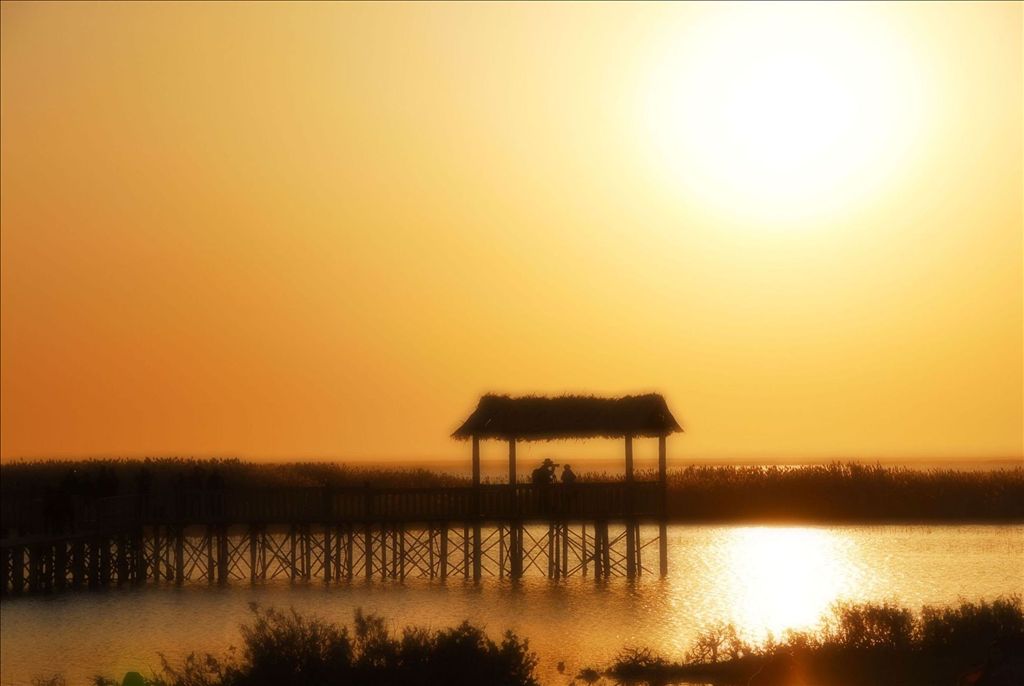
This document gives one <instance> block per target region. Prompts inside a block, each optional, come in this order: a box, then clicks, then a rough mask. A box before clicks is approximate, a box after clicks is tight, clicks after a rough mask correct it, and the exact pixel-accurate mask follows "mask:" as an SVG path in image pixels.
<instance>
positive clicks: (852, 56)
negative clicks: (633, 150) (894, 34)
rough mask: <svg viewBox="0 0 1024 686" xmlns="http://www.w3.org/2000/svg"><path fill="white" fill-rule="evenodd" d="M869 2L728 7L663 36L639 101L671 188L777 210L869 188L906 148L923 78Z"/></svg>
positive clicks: (820, 207)
mask: <svg viewBox="0 0 1024 686" xmlns="http://www.w3.org/2000/svg"><path fill="white" fill-rule="evenodd" d="M907 52H908V51H907V50H906V49H905V48H904V47H902V46H900V45H898V44H896V43H895V42H894V41H893V39H892V38H891V37H890V36H889V35H887V32H886V31H885V27H884V22H881V21H878V17H875V16H874V15H872V14H871V13H870V12H869V11H867V10H865V9H863V8H853V10H851V9H849V8H843V7H839V6H835V5H827V6H823V7H821V6H805V5H795V6H794V5H776V4H770V5H767V6H760V5H743V6H740V7H732V6H729V9H727V10H723V11H721V12H719V13H716V14H714V15H712V16H710V17H708V18H706V19H705V20H703V21H699V22H696V24H695V26H692V27H687V28H686V29H685V30H683V31H680V32H679V33H677V34H676V35H674V36H670V37H669V38H667V39H666V43H665V45H663V46H662V48H661V49H660V51H659V52H658V54H657V55H656V56H655V58H654V64H655V66H654V67H653V68H652V69H650V72H649V77H648V78H647V79H646V80H645V84H644V88H645V90H646V93H645V94H644V96H643V97H642V98H641V100H642V102H643V108H642V110H643V111H642V113H641V116H642V117H643V119H644V124H645V125H644V127H643V128H644V130H645V133H646V137H647V144H648V146H649V149H651V150H652V151H653V152H654V153H655V157H656V159H657V162H658V164H659V165H660V166H662V167H664V169H665V170H666V173H665V174H664V176H665V177H666V180H667V181H668V182H669V184H670V185H673V186H675V187H682V188H683V189H685V190H686V191H687V192H689V193H693V194H696V195H698V196H699V197H701V198H702V200H703V201H704V202H706V203H709V204H711V205H713V206H715V207H717V208H719V209H722V208H727V209H729V210H730V211H734V212H740V213H744V214H748V215H750V216H756V217H761V218H767V219H780V220H797V219H801V218H808V217H815V216H820V215H821V214H823V213H825V212H827V211H829V210H834V209H835V208H837V207H839V206H842V205H844V204H848V203H850V202H852V201H855V200H857V199H858V198H862V197H864V196H865V195H870V194H871V193H872V192H873V191H874V190H876V189H877V188H878V187H879V184H882V183H884V181H885V179H886V178H887V177H888V176H889V175H890V174H892V173H893V172H894V170H896V169H897V168H899V166H900V165H901V164H902V163H903V161H904V160H905V159H906V157H907V151H908V149H909V147H910V146H911V144H912V142H913V140H914V138H915V131H916V129H915V120H916V119H917V117H918V115H919V110H920V107H919V102H918V101H919V90H920V78H919V76H918V75H917V74H915V73H914V69H913V64H912V61H911V60H910V59H909V58H908V54H907Z"/></svg>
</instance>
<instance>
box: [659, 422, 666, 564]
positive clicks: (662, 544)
mask: <svg viewBox="0 0 1024 686" xmlns="http://www.w3.org/2000/svg"><path fill="white" fill-rule="evenodd" d="M667 441H668V436H665V435H664V434H663V435H661V436H658V483H660V484H661V521H660V522H659V523H658V566H659V571H660V572H661V576H663V577H664V576H668V535H667V534H668V451H667V449H666V445H665V444H666V442H667Z"/></svg>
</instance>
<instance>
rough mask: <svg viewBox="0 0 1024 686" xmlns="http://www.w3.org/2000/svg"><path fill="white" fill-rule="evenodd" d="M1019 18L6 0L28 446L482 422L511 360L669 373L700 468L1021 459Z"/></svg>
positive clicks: (679, 8)
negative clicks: (477, 412) (485, 403)
mask: <svg viewBox="0 0 1024 686" xmlns="http://www.w3.org/2000/svg"><path fill="white" fill-rule="evenodd" d="M1022 25H1024V20H1022V7H1021V5H1020V4H1016V3H1007V4H986V3H982V4H970V5H968V4H934V5H930V4H901V5H883V4H868V5H809V4H802V5H788V6H787V5H756V6H755V5H725V4H713V5H694V4H685V5H683V4H657V5H653V4H652V5H613V4H593V5H586V4H565V5H541V4H524V5H514V6H513V5H500V4H486V5H484V4H481V5H472V4H445V5H413V4H409V5H404V4H382V5H371V4H358V5H333V4H324V3H315V4H306V5H298V4H202V5H200V4H159V5H156V4H145V5H143V4H114V3H110V4H96V5H91V4H85V3H75V4H56V3H46V4H36V5H30V4H19V3H4V5H3V10H2V74H0V77H2V79H0V96H2V112H0V122H2V124H0V126H2V131H0V139H2V140H0V147H2V159H0V165H2V169H0V196H2V197H0V235H2V239H0V242H2V246H0V248H2V256H0V283H2V297H0V307H2V309H0V324H2V326H0V337H2V340H0V391H2V395H0V457H2V459H3V460H5V461H6V460H11V459H15V458H35V457H73V456H99V455H104V456H111V455H114V456H122V455H123V456H144V455H196V456H240V457H245V458H252V459H292V458H295V459H298V458H301V459H306V458H316V459H324V458H345V459H377V458H379V459H382V460H391V459H405V460H408V459H413V458H420V457H422V458H438V457H460V456H463V455H464V454H465V453H466V447H465V446H464V445H462V444H457V443H453V442H452V441H451V440H450V439H449V438H448V435H449V434H450V432H451V431H452V430H453V429H454V428H455V427H456V426H457V425H458V424H459V422H460V421H461V420H462V419H463V418H464V417H465V416H466V415H467V414H468V413H469V412H470V411H471V410H472V408H473V407H474V406H475V403H476V400H477V397H478V396H479V395H480V394H481V393H483V392H487V391H497V392H509V393H514V394H519V393H561V392H592V393H598V394H616V395H617V394H625V393H633V392H648V391H659V392H662V393H664V394H665V396H666V397H667V399H668V402H669V405H670V407H671V408H672V409H673V410H674V412H675V413H676V415H677V417H678V418H679V420H680V421H681V422H682V424H683V425H684V427H685V428H686V434H685V435H683V436H682V437H680V438H674V439H673V440H672V442H671V444H670V446H671V447H670V449H671V456H672V459H673V461H674V462H677V463H682V462H689V461H700V460H702V459H728V458H742V459H771V460H787V459H825V460H827V459H833V458H860V459H881V458H997V457H998V458H1021V457H1022V453H1024V448H1022V440H1024V438H1022V436H1024V419H1022V417H1024V406H1022V395H1024V368H1022V365H1024V340H1022V317H1024V280H1022V274H1024V253H1022V233H1024V220H1022V204H1024V174H1022V160H1024V148H1022V128H1024V107H1022V103H1024V91H1022V83H1024V74H1022V63H1024V55H1022ZM614 448H615V449H616V450H617V449H618V446H617V444H616V445H615V446H614ZM606 449H610V448H608V447H607V446H595V451H597V452H595V454H598V453H600V452H601V451H605V450H606ZM492 450H496V451H498V452H500V449H499V448H497V447H494V448H492ZM576 450H578V451H582V450H583V448H576Z"/></svg>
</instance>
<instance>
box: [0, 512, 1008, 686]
mask: <svg viewBox="0 0 1024 686" xmlns="http://www.w3.org/2000/svg"><path fill="white" fill-rule="evenodd" d="M669 555H670V558H671V559H670V575H669V578H668V579H665V580H660V579H657V578H653V577H644V578H642V579H640V580H638V581H637V582H636V583H632V584H631V583H629V582H627V581H626V580H625V579H613V580H610V581H608V582H602V583H596V582H595V581H594V580H593V579H583V578H574V579H570V580H568V581H562V582H552V581H548V580H546V579H540V578H529V579H526V580H524V581H523V582H522V583H520V584H518V585H513V584H511V583H509V582H507V581H499V580H496V579H490V580H487V581H485V582H484V583H482V584H481V585H479V586H475V585H473V584H472V583H466V582H463V581H462V580H461V579H460V580H455V581H453V580H449V581H448V582H447V583H441V582H437V581H435V582H430V581H418V580H417V581H407V582H405V583H404V584H403V583H399V582H392V583H386V582H384V583H382V582H379V581H375V582H372V583H365V582H355V583H351V584H348V583H342V584H340V585H329V586H325V585H324V584H322V583H315V582H314V583H312V584H309V585H297V586H291V585H289V584H288V583H287V582H283V583H271V584H267V585H265V586H258V587H251V586H249V585H247V584H244V583H238V584H234V585H231V586H229V587H226V588H220V587H207V586H204V585H193V586H186V587H183V588H174V587H169V586H168V587H161V588H140V589H123V590H112V591H103V592H91V593H88V592H87V593H67V594H64V595H56V596H51V597H37V598H18V599H12V600H5V601H4V603H3V611H2V613H0V682H2V683H3V684H5V685H6V684H22V683H26V684H27V683H29V682H30V681H31V679H32V677H33V676H37V675H44V674H52V673H55V672H62V673H63V674H64V675H65V676H66V678H67V679H68V683H69V684H79V683H85V681H86V680H87V679H88V678H89V677H91V676H92V675H94V674H106V675H116V676H121V675H123V674H124V672H125V671H128V670H130V669H135V670H139V671H142V672H143V673H148V672H149V671H150V670H152V669H155V668H157V667H158V666H159V657H158V653H160V652H163V653H164V654H166V655H167V656H168V658H170V659H172V661H173V660H175V659H178V658H180V657H182V656H183V655H184V654H186V653H187V652H189V651H191V650H196V651H212V652H220V651H223V650H226V649H227V648H228V646H230V645H236V646H237V645H238V631H237V627H238V625H239V624H240V623H241V622H243V621H245V620H246V618H247V616H248V614H249V610H248V604H249V603H250V602H258V603H261V604H263V605H275V606H279V607H288V606H294V607H295V608H296V609H298V610H300V611H306V612H311V613H317V614H319V615H321V616H323V617H326V618H330V619H333V620H337V621H339V622H347V621H350V620H351V616H352V611H353V610H354V609H355V608H357V607H362V608H364V609H365V610H369V611H373V612H376V613H378V614H381V615H383V616H385V617H387V618H388V619H389V620H390V621H391V623H392V624H393V626H395V627H396V628H400V627H401V626H403V625H405V624H419V625H425V626H431V627H441V626H447V625H451V624H456V623H458V622H461V621H462V620H463V619H469V620H471V621H473V622H476V623H479V624H483V625H485V626H486V628H487V629H488V631H490V632H491V633H492V634H493V635H494V636H495V637H497V635H498V634H499V633H500V632H501V631H502V630H504V629H505V628H511V629H514V630H515V631H517V632H519V633H520V634H521V635H523V636H526V637H528V638H529V639H530V641H531V646H532V647H533V648H534V649H535V650H536V651H537V653H538V654H539V656H540V658H541V663H540V667H539V672H540V675H541V677H542V678H543V681H544V683H546V684H548V683H549V684H563V683H567V682H568V681H569V676H568V675H571V674H574V673H576V671H577V670H579V669H580V668H581V667H584V666H600V665H603V664H606V663H607V662H608V661H609V660H610V659H611V658H613V657H614V656H615V654H616V653H617V652H618V651H619V650H620V649H621V648H623V647H625V646H646V647H651V648H654V649H656V650H658V651H660V652H662V653H663V654H665V655H666V656H668V657H672V658H679V657H681V655H682V653H683V652H684V651H685V650H686V648H687V647H688V645H689V644H690V642H691V641H692V639H693V638H694V636H695V635H696V634H697V632H699V631H700V630H701V629H702V627H706V626H708V625H709V624H711V623H714V622H717V621H726V622H734V623H735V624H736V625H737V626H738V627H739V628H740V629H741V631H742V633H743V634H744V635H745V636H746V637H748V638H751V639H754V640H757V639H761V638H764V637H765V636H766V635H767V633H768V632H774V633H776V634H779V633H781V632H783V631H784V630H786V629H789V628H792V629H806V628H813V627H814V626H815V624H816V623H817V621H818V619H819V618H820V617H821V615H822V614H823V613H825V612H827V610H828V608H829V606H830V605H831V604H832V603H834V602H835V601H837V600H855V601H867V600H872V601H880V600H890V601H896V602H899V603H901V604H904V605H908V606H910V607H914V608H917V607H919V606H920V605H922V604H933V605H942V604H952V603H956V602H957V601H958V599H961V598H964V599H970V600H977V599H983V598H984V599H991V598H995V597H997V596H999V595H1010V594H1021V593H1024V525H1012V526H849V527H830V526H821V527H784V526H762V527H747V526H742V527H740V526H720V527H711V526H672V527H670V528H669ZM559 661H564V662H565V668H566V669H565V674H566V676H563V675H560V674H559V673H558V672H557V670H556V665H557V663H558V662H559Z"/></svg>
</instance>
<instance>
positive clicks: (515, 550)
mask: <svg viewBox="0 0 1024 686" xmlns="http://www.w3.org/2000/svg"><path fill="white" fill-rule="evenodd" d="M516 477H517V471H516V439H515V436H513V437H512V438H509V439H508V483H509V495H510V497H511V505H512V509H511V515H512V518H511V521H510V522H509V529H508V531H509V537H508V555H509V576H510V577H511V578H513V579H518V578H520V577H521V576H522V575H523V526H522V522H520V521H519V496H518V493H517V492H516V490H517V489H516V481H517V478H516Z"/></svg>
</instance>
